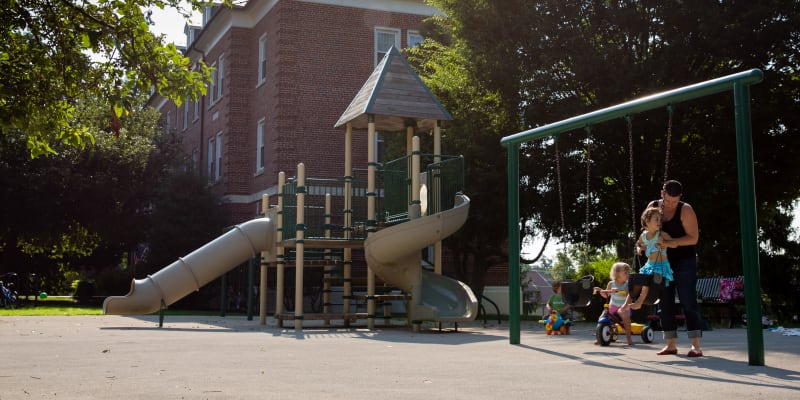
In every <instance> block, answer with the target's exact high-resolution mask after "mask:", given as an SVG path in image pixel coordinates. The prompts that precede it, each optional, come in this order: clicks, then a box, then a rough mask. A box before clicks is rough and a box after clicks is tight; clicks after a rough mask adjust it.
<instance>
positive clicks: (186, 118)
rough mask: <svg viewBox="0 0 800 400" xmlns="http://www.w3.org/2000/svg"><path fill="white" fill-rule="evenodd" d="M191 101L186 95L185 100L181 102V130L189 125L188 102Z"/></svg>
mask: <svg viewBox="0 0 800 400" xmlns="http://www.w3.org/2000/svg"><path fill="white" fill-rule="evenodd" d="M191 102H192V101H191V100H189V97H188V96H187V97H186V101H184V102H183V130H186V128H188V127H189V103H191Z"/></svg>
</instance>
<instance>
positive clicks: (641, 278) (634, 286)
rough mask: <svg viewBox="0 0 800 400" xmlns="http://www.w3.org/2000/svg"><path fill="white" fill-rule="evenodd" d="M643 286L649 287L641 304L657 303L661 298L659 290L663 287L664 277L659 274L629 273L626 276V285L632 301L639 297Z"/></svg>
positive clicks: (650, 304)
mask: <svg viewBox="0 0 800 400" xmlns="http://www.w3.org/2000/svg"><path fill="white" fill-rule="evenodd" d="M643 286H649V287H650V289H649V290H648V291H647V297H646V298H645V299H644V302H643V303H642V304H643V305H646V306H652V305H655V304H658V302H659V300H660V298H661V290H662V289H663V288H664V277H663V276H661V274H653V275H646V274H630V276H628V287H629V289H630V296H631V301H632V302H633V301H636V299H638V298H639V295H640V294H641V293H642V287H643Z"/></svg>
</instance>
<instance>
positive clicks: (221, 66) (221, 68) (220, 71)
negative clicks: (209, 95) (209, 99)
mask: <svg viewBox="0 0 800 400" xmlns="http://www.w3.org/2000/svg"><path fill="white" fill-rule="evenodd" d="M224 57H225V56H224V55H221V56H219V61H218V62H217V85H216V86H217V97H216V100H217V101H219V99H221V98H222V89H223V87H224V85H223V83H224V82H225V62H224V61H225V58H224Z"/></svg>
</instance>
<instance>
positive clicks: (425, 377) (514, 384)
mask: <svg viewBox="0 0 800 400" xmlns="http://www.w3.org/2000/svg"><path fill="white" fill-rule="evenodd" d="M433 328H434V327H433V325H432V324H426V325H423V330H422V331H420V332H413V331H412V330H411V329H410V328H408V327H384V328H378V329H375V330H367V329H364V328H358V327H354V328H348V329H346V328H343V327H334V328H323V327H320V328H315V327H313V326H310V327H305V328H304V329H303V330H302V331H295V330H294V329H286V328H284V329H281V328H277V327H275V326H274V321H272V320H269V321H268V323H267V325H259V324H258V320H257V319H256V320H253V321H248V320H247V319H246V318H245V317H238V316H232V317H231V316H229V317H224V318H223V317H207V316H167V317H166V319H165V321H164V325H163V327H161V328H159V327H158V317H157V316H155V315H146V316H134V317H130V316H127V317H126V316H108V315H107V316H85V317H83V316H79V317H3V318H2V319H0V343H2V349H3V351H2V356H3V364H2V367H0V387H2V391H1V392H0V399H3V400H5V399H27V398H30V399H115V400H121V399H142V398H153V399H255V398H264V399H300V398H302V399H341V398H348V399H409V398H424V399H505V400H509V399H526V400H528V399H532V398H570V399H578V398H596V397H600V396H602V397H607V396H611V397H618V396H635V397H638V398H647V399H675V398H680V399H704V400H713V399H726V400H727V399H731V398H745V399H770V400H777V399H797V398H800V363H798V360H799V359H800V357H799V356H800V337H799V336H784V335H782V334H780V333H775V332H769V331H765V332H764V345H765V346H764V347H765V364H766V366H749V365H748V364H747V359H748V357H747V332H746V330H745V329H742V328H735V329H716V330H713V331H709V332H705V333H704V335H705V337H704V341H703V344H704V351H705V354H706V356H705V357H701V358H688V357H686V356H685V354H686V352H687V351H688V350H689V349H688V347H686V346H687V344H688V340H687V339H686V336H685V335H686V334H685V332H679V335H680V336H679V342H678V343H679V346H680V355H678V356H657V355H656V354H655V353H656V351H657V350H659V349H660V348H661V347H662V346H663V340H662V339H661V338H660V332H658V333H657V334H656V341H655V343H651V344H643V343H642V342H641V340H636V338H635V339H634V341H635V342H636V344H635V345H634V346H623V345H621V344H617V343H613V344H612V345H611V346H608V347H600V346H596V345H593V344H592V343H593V341H594V337H593V335H592V333H593V330H594V324H593V323H578V324H576V325H575V326H574V327H573V328H572V334H571V335H568V336H547V335H545V333H544V327H543V326H542V324H539V323H536V322H529V321H523V322H522V334H521V344H519V345H511V344H509V339H508V324H507V323H505V322H503V323H502V324H499V325H498V324H496V321H495V323H494V324H491V325H489V326H484V325H483V323H482V321H476V322H472V323H467V324H463V323H462V324H460V325H459V329H458V332H454V331H452V330H451V329H450V328H451V327H445V328H446V329H445V330H444V331H442V332H439V331H438V330H436V329H433ZM590 396H591V397H590Z"/></svg>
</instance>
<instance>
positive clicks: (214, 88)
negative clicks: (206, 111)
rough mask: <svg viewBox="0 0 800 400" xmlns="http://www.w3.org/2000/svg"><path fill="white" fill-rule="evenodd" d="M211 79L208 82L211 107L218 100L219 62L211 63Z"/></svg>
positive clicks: (209, 105) (209, 104)
mask: <svg viewBox="0 0 800 400" xmlns="http://www.w3.org/2000/svg"><path fill="white" fill-rule="evenodd" d="M211 68H212V70H211V81H210V82H209V83H208V107H209V108H211V106H213V105H214V104H215V103H216V102H217V99H216V94H217V63H214V64H211Z"/></svg>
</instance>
